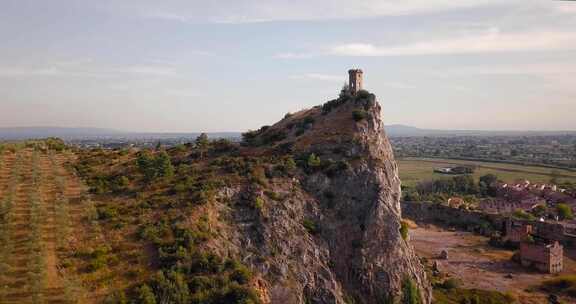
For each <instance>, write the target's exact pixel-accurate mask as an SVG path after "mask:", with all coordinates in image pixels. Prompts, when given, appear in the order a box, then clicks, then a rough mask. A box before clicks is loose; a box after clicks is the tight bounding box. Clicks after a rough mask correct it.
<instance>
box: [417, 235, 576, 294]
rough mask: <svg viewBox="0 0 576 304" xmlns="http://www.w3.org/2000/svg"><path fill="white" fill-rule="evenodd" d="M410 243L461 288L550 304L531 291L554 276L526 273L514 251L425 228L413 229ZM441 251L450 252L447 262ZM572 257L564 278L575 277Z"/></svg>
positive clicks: (474, 237) (567, 259)
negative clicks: (505, 294) (435, 262)
mask: <svg viewBox="0 0 576 304" xmlns="http://www.w3.org/2000/svg"><path fill="white" fill-rule="evenodd" d="M410 239H411V243H412V245H413V246H414V247H415V249H416V253H417V254H418V255H419V256H420V257H425V258H427V259H428V261H429V263H431V264H432V263H433V262H434V261H438V262H439V266H440V267H439V268H440V271H441V273H443V274H447V275H448V276H449V277H452V278H456V279H459V280H460V281H461V284H462V288H467V289H472V288H475V289H485V290H496V291H500V292H510V293H512V294H515V295H516V296H517V297H518V300H519V302H520V303H522V304H536V303H547V301H546V297H547V295H546V294H543V293H540V292H537V291H529V290H528V289H529V288H531V287H535V286H538V285H539V284H540V283H541V282H542V281H544V280H546V279H550V278H553V277H554V275H546V274H540V273H537V272H532V271H529V270H526V269H523V268H522V267H520V266H519V265H518V264H516V263H514V262H512V261H511V257H512V255H513V254H514V252H513V251H510V250H502V249H497V248H494V247H491V246H489V245H488V238H486V237H482V236H478V235H474V234H472V233H469V232H461V231H447V230H444V229H441V228H438V227H435V226H426V227H418V228H415V229H411V230H410ZM442 250H447V251H448V254H449V255H448V259H447V260H440V259H438V257H439V255H440V252H441V251H442ZM569 255H571V257H565V259H564V265H565V266H564V272H563V274H574V273H576V257H575V256H574V252H570V253H569ZM566 303H571V302H569V301H567V302H566Z"/></svg>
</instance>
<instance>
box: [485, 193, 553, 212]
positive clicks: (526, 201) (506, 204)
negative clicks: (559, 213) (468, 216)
mask: <svg viewBox="0 0 576 304" xmlns="http://www.w3.org/2000/svg"><path fill="white" fill-rule="evenodd" d="M545 203H546V202H545V201H543V200H542V199H540V198H538V197H533V196H532V197H525V198H522V199H519V200H508V199H505V198H490V199H484V200H482V201H480V204H479V207H480V210H482V211H483V212H485V213H493V214H510V213H513V212H514V211H516V210H524V211H530V210H532V209H534V208H535V207H536V206H538V205H541V204H545Z"/></svg>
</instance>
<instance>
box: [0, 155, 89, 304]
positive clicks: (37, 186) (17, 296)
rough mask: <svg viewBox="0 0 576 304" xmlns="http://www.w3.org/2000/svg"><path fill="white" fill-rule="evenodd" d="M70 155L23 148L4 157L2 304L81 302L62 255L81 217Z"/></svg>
mask: <svg viewBox="0 0 576 304" xmlns="http://www.w3.org/2000/svg"><path fill="white" fill-rule="evenodd" d="M69 157H71V155H69V154H64V153H54V152H39V151H35V150H34V149H20V150H17V151H16V152H5V153H2V154H0V303H2V304H4V303H6V304H11V303H14V304H16V303H73V302H74V303H75V302H77V294H76V293H75V292H74V291H73V289H74V288H73V287H72V285H73V284H72V283H71V278H70V277H68V276H67V275H66V274H65V271H63V270H62V267H61V264H60V261H59V258H58V256H59V253H61V252H62V251H63V250H64V248H65V247H66V240H67V239H68V238H69V237H70V235H71V232H72V230H71V229H72V223H73V219H74V218H77V217H78V215H79V214H81V209H80V206H79V205H78V204H73V203H71V202H72V201H77V200H78V198H79V197H80V193H81V187H80V184H79V183H78V181H77V180H76V178H75V177H74V176H73V175H72V174H70V173H69V172H68V171H67V170H66V169H65V168H64V163H65V162H66V161H67V160H68V159H69Z"/></svg>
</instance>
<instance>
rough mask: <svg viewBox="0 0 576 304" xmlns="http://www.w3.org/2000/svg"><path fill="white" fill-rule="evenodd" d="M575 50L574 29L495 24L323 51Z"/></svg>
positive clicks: (406, 53) (352, 53)
mask: <svg viewBox="0 0 576 304" xmlns="http://www.w3.org/2000/svg"><path fill="white" fill-rule="evenodd" d="M553 50H576V32H561V31H538V32H521V33H500V31H499V30H498V29H496V28H493V29H491V30H490V31H489V32H488V33H485V34H481V35H475V36H471V35H467V36H461V37H454V38H451V39H442V40H427V41H420V42H415V43H409V44H403V45H390V46H385V45H374V44H370V43H347V44H341V45H336V46H334V47H332V48H331V49H329V50H328V51H327V52H326V54H328V55H336V56H415V55H447V54H473V53H498V52H518V51H553Z"/></svg>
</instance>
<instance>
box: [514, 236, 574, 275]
mask: <svg viewBox="0 0 576 304" xmlns="http://www.w3.org/2000/svg"><path fill="white" fill-rule="evenodd" d="M563 259H564V248H563V247H562V245H560V243H558V242H557V241H554V242H552V243H546V242H543V241H537V242H522V243H520V262H521V264H522V266H524V267H532V268H535V269H537V270H539V271H541V272H545V273H560V272H562V269H563V267H564V264H563Z"/></svg>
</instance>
